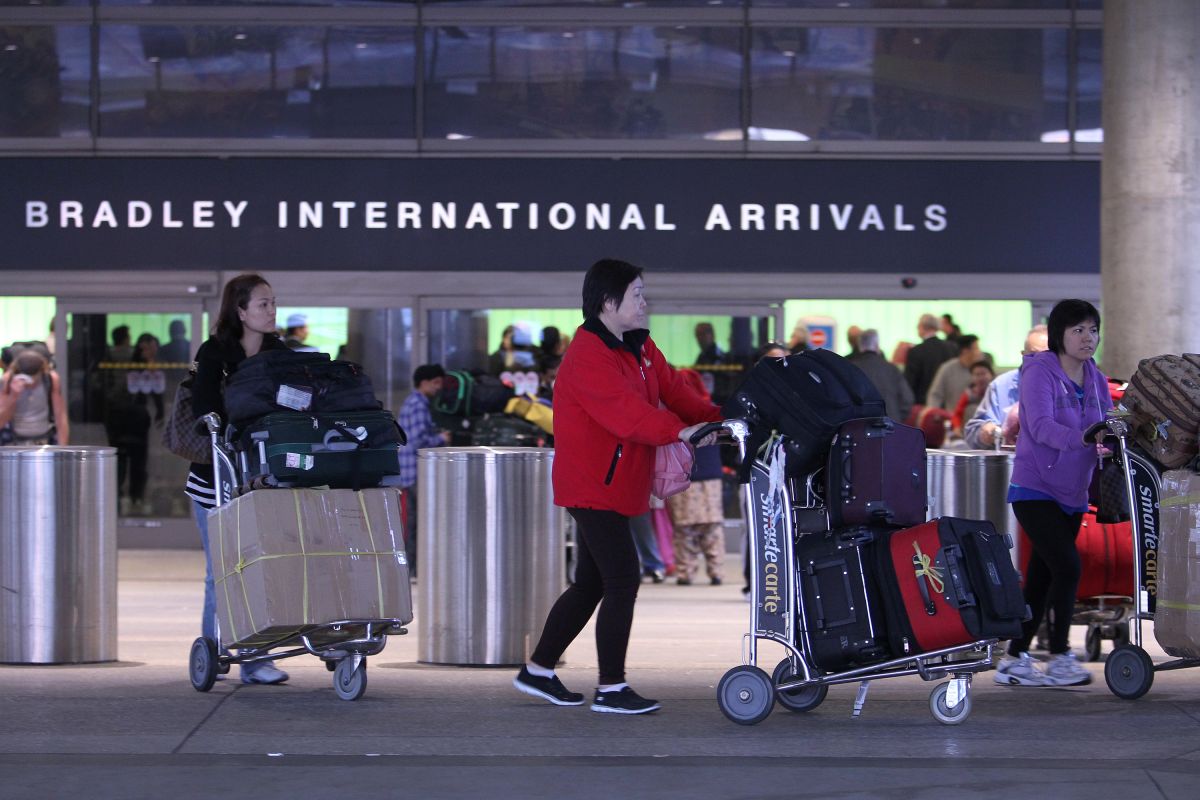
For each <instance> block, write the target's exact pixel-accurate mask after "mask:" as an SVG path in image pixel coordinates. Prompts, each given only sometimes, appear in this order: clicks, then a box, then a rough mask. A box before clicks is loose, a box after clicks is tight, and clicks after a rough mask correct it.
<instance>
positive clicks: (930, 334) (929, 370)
mask: <svg viewBox="0 0 1200 800" xmlns="http://www.w3.org/2000/svg"><path fill="white" fill-rule="evenodd" d="M917 335H918V336H919V337H920V338H921V342H920V344H916V345H913V346H912V347H911V348H909V350H908V354H907V355H906V356H905V357H904V379H905V380H907V381H908V385H909V387H910V388H911V389H912V391H913V402H914V403H916V404H918V405H929V403H927V402H926V395H927V394H928V393H929V385H930V384H931V383H933V376H934V375H935V374H937V371H938V368H939V367H941V366H942V364H944V363H946V361H948V360H950V359H952V358H954V357H955V356H956V355H958V348H957V347H956V346H955V345H954V344H953V343H952V342H947V341H946V340H944V339H939V338H938V318H937V317H935V316H934V315H933V314H922V315H921V318H920V319H919V320H918V321H917ZM955 397H957V395H955Z"/></svg>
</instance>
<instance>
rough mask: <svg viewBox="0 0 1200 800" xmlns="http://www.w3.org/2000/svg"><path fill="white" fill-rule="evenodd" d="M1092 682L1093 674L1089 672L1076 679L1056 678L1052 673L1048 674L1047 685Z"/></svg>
mask: <svg viewBox="0 0 1200 800" xmlns="http://www.w3.org/2000/svg"><path fill="white" fill-rule="evenodd" d="M1091 682H1092V675H1091V673H1088V674H1087V675H1086V676H1080V677H1078V678H1076V679H1074V680H1068V679H1066V678H1055V677H1053V676H1051V675H1047V676H1046V685H1047V686H1087V685H1088V684H1089V683H1091Z"/></svg>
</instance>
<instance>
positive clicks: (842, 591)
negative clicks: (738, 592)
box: [717, 350, 1029, 725]
mask: <svg viewBox="0 0 1200 800" xmlns="http://www.w3.org/2000/svg"><path fill="white" fill-rule="evenodd" d="M883 413H884V412H883V403H882V401H881V399H880V397H879V395H878V393H877V392H876V390H875V389H874V387H873V386H872V385H871V383H870V382H869V381H868V380H867V378H866V376H865V375H863V374H862V372H861V371H859V370H858V369H857V368H856V367H854V366H853V365H851V364H849V363H848V362H847V361H845V360H844V359H842V358H841V357H839V356H837V355H836V354H834V353H831V352H829V351H824V350H817V351H810V352H807V353H801V354H798V355H793V356H789V357H787V358H781V359H765V360H763V361H762V362H760V363H759V364H758V365H757V366H756V367H755V368H754V369H753V370H752V371H751V372H750V374H749V376H748V378H747V380H746V382H745V383H744V384H743V386H742V388H741V389H740V390H739V391H738V392H737V394H736V395H735V396H734V398H733V399H732V400H731V401H730V402H729V403H728V404H726V407H725V415H726V416H727V417H729V418H730V419H728V420H727V421H726V422H724V423H719V424H717V425H718V426H719V427H721V428H723V429H724V430H725V431H726V432H728V433H729V434H730V435H731V437H732V438H733V439H734V440H735V441H736V442H737V443H738V445H739V449H740V451H741V455H742V469H743V480H744V481H745V482H746V489H745V501H746V505H747V510H748V516H749V520H750V523H749V530H750V554H751V562H752V566H751V600H752V604H751V605H752V609H751V625H750V632H749V636H748V637H747V641H748V644H749V646H748V648H746V653H745V657H744V663H743V664H742V665H741V666H738V667H735V668H733V669H731V670H730V671H729V672H728V673H726V675H725V676H724V677H723V678H722V679H721V682H720V684H719V686H718V690H717V699H718V703H719V705H720V707H721V710H722V712H723V713H724V714H725V715H726V716H727V717H728V718H729V719H731V720H733V721H734V722H737V723H740V724H746V725H750V724H754V723H757V722H759V721H761V720H763V719H765V718H766V716H767V715H768V714H769V713H770V712H771V709H772V706H773V705H774V703H775V701H776V700H778V701H779V703H780V704H781V705H783V706H785V707H786V708H788V709H790V710H793V711H808V710H811V709H813V708H816V707H817V706H818V705H819V704H820V703H821V702H822V701H823V700H824V698H825V695H826V692H827V691H828V687H829V686H830V685H833V684H837V683H848V682H861V686H860V689H859V693H858V698H857V700H856V702H855V708H854V714H855V716H857V715H858V714H859V713H860V712H861V709H862V706H863V703H864V702H865V700H866V694H867V687H868V685H869V682H870V681H871V680H874V679H879V678H885V677H898V676H902V675H914V674H915V675H920V676H921V677H922V678H924V679H926V680H934V679H936V678H940V677H945V676H950V677H951V680H950V681H949V682H948V683H944V684H941V685H939V686H938V687H937V688H935V689H934V691H933V693H932V695H931V698H930V708H931V711H932V713H933V715H934V716H935V717H936V718H937V719H938V720H939V721H941V722H944V723H946V724H957V723H959V722H962V721H963V720H965V719H966V718H967V716H968V715H969V713H970V707H971V706H970V694H969V692H970V681H971V676H972V674H973V673H974V672H977V671H980V670H983V669H988V668H990V666H991V647H992V645H993V644H994V643H995V642H996V641H997V640H1000V639H1008V638H1013V637H1015V636H1017V635H1018V634H1019V633H1020V628H1021V623H1022V621H1023V620H1025V619H1027V618H1028V613H1029V612H1028V609H1027V607H1026V605H1025V602H1024V600H1023V598H1022V594H1021V588H1020V579H1019V577H1018V575H1017V573H1016V571H1015V569H1014V568H1013V565H1012V561H1011V556H1010V553H1009V549H1010V547H1011V544H1012V543H1011V542H1009V541H1008V540H1007V537H1006V536H1003V535H1001V534H998V533H997V532H996V530H995V528H994V526H993V525H992V524H991V523H989V522H986V521H981V520H965V519H956V518H950V517H945V518H941V519H934V520H926V499H927V498H926V472H925V470H926V467H925V465H926V459H925V438H924V436H923V434H922V433H921V432H920V431H919V430H917V429H915V428H910V427H908V426H906V425H902V424H899V423H897V422H894V421H893V420H891V419H888V418H887V417H885V416H884V415H883ZM759 640H770V641H773V642H776V643H778V644H781V645H783V647H784V648H786V650H787V652H788V655H787V657H786V658H785V659H784V660H783V661H781V662H780V663H779V665H778V666H777V667H776V668H775V670H774V673H773V675H770V676H768V675H767V674H766V673H765V672H764V671H763V670H762V669H760V668H759V667H758V666H757V665H756V657H757V642H758V641H759Z"/></svg>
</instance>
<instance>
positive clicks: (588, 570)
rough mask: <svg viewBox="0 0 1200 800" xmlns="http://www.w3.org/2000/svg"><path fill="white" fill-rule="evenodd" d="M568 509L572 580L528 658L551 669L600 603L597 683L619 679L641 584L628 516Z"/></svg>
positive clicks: (638, 563)
mask: <svg viewBox="0 0 1200 800" xmlns="http://www.w3.org/2000/svg"><path fill="white" fill-rule="evenodd" d="M567 512H568V513H569V514H570V515H571V516H572V517H574V519H575V523H576V527H577V530H578V535H579V541H578V543H577V546H576V551H577V553H578V562H577V564H576V566H575V581H574V582H573V583H572V584H571V585H570V586H568V587H567V590H566V591H565V592H563V593H562V595H561V596H560V597H559V598H558V600H557V601H556V602H555V603H554V607H553V608H551V609H550V615H549V616H548V617H546V626H545V628H544V629H543V630H542V638H541V639H540V640H539V641H538V645H537V648H536V649H535V650H534V651H533V656H532V657H531V658H530V660H531V661H533V663H535V664H537V665H538V666H542V667H545V668H546V669H554V665H555V664H557V663H558V661H559V659H560V658H562V654H563V653H564V652H565V651H566V649H567V647H568V646H569V645H570V644H571V642H573V641H575V637H576V636H578V635H579V632H580V631H581V630H583V626H584V625H587V622H588V620H589V619H591V618H592V613H593V612H595V611H596V606H597V605H598V606H600V611H599V614H598V615H597V616H596V656H597V659H598V660H599V663H600V684H601V685H608V684H614V683H622V682H623V681H624V680H625V653H626V651H627V650H628V649H629V630H630V628H631V627H632V626H633V605H634V603H635V602H636V601H637V593H638V587H639V586H640V585H641V582H642V569H641V563H640V562H639V561H638V555H637V549H636V548H635V547H634V545H633V534H632V533H631V532H630V529H629V517H625V516H622V515H621V514H618V513H617V512H615V511H596V510H594V509H590V508H569V509H567Z"/></svg>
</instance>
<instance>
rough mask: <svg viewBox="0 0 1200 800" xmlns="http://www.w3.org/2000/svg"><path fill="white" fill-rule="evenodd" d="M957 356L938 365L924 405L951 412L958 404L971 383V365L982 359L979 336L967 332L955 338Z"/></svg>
mask: <svg viewBox="0 0 1200 800" xmlns="http://www.w3.org/2000/svg"><path fill="white" fill-rule="evenodd" d="M955 341H956V342H957V345H952V346H956V347H957V349H958V357H957V358H953V359H950V360H949V361H946V362H945V363H944V364H942V365H941V366H940V367H938V370H937V372H936V373H934V376H933V382H932V383H931V384H929V392H928V393H927V394H926V395H925V405H927V406H930V407H932V408H940V409H942V410H943V411H946V412H953V411H954V407H955V406H956V405H958V398H959V396H960V395H961V394H962V393H963V392H964V391H965V390H966V388H967V387H968V386H969V385H970V384H971V365H972V364H974V363H975V362H977V361H981V360H983V351H982V350H980V349H979V337H978V336H973V335H971V334H968V335H966V336H960V337H958V339H956V340H955Z"/></svg>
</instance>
